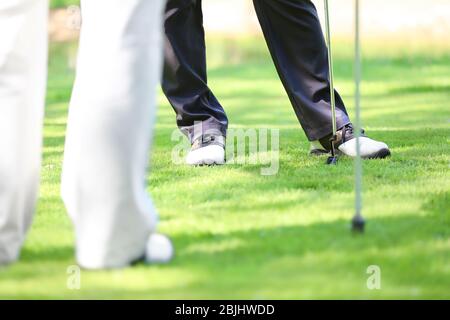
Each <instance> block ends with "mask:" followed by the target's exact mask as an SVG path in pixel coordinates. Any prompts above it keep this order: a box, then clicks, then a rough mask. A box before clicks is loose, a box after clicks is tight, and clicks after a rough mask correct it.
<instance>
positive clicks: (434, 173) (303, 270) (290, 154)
mask: <svg viewBox="0 0 450 320" xmlns="http://www.w3.org/2000/svg"><path fill="white" fill-rule="evenodd" d="M74 48H75V47H74V46H73V45H57V46H53V48H52V51H51V54H52V56H51V67H50V76H49V90H48V104H47V114H46V120H45V148H44V162H43V167H42V186H41V194H40V200H39V204H38V212H37V215H36V217H35V221H34V224H33V227H32V229H31V232H30V234H29V237H28V239H27V242H26V245H25V247H24V250H23V254H22V259H21V260H20V262H18V263H17V264H15V265H13V266H11V267H9V268H7V269H4V270H1V271H0V298H146V299H147V298H149V299H156V298H158V299H159V298H163V299H164V298H172V299H173V298H190V299H197V298H250V299H260V298H261V299H264V298H274V299H281V298H301V299H304V298H306V299H309V298H369V299H372V298H388V299H391V298H407V299H408V298H447V299H448V298H450V291H449V288H450V193H449V186H450V179H449V178H450V177H449V160H450V157H449V154H450V148H449V133H450V130H449V120H450V105H449V101H450V51H449V50H448V49H447V48H438V47H436V48H435V47H430V46H426V47H418V48H416V49H414V50H412V48H403V49H401V46H400V45H399V44H395V43H393V44H389V46H387V47H386V44H382V45H381V44H380V45H377V44H373V45H371V44H367V46H366V49H367V50H366V52H365V53H366V54H365V61H364V80H365V82H364V90H363V94H364V101H363V108H364V110H363V117H364V124H365V128H366V130H367V132H368V133H369V134H370V136H372V137H374V138H376V139H380V140H383V141H386V142H387V143H388V144H389V145H390V146H391V147H392V152H393V156H392V157H391V158H390V159H388V160H383V161H366V162H364V173H365V176H364V204H365V208H364V213H365V215H366V216H367V218H368V220H369V223H368V228H367V233H366V234H365V235H364V236H361V237H357V236H353V235H351V233H350V232H349V218H350V217H351V215H352V214H353V168H352V161H351V160H349V159H342V161H341V162H340V163H339V166H337V167H327V166H325V165H324V160H325V159H322V158H311V157H309V156H308V155H307V148H308V143H307V141H306V138H305V136H304V134H303V132H302V131H301V130H300V128H299V125H298V123H297V121H296V119H295V116H294V113H293V111H292V110H291V107H290V104H289V102H288V99H287V98H286V96H285V94H284V91H283V89H282V87H281V85H280V83H279V81H278V78H277V76H276V73H275V71H274V68H273V66H272V64H271V62H270V59H269V57H268V55H267V53H266V49H265V47H264V44H263V43H262V41H261V40H260V39H243V40H231V39H228V40H227V41H223V39H211V40H210V46H209V48H210V49H209V57H210V74H209V76H210V85H211V87H212V88H214V90H215V92H216V94H217V96H218V97H219V98H220V99H221V101H222V103H223V105H224V106H225V107H226V109H227V111H228V114H229V117H230V121H231V127H232V128H238V127H239V128H279V129H280V143H281V151H280V171H279V174H278V175H276V176H270V177H263V176H261V175H260V174H259V170H260V168H261V165H244V166H239V165H227V166H224V167H214V168H190V167H187V166H184V165H179V166H176V165H174V164H172V162H171V149H172V147H173V146H174V143H173V142H171V141H170V135H171V133H172V131H173V129H174V123H175V119H174V115H173V112H172V110H171V109H170V107H169V105H168V103H167V102H166V101H165V99H164V98H163V97H161V100H160V101H161V103H160V109H159V120H158V125H157V129H156V132H155V133H156V140H155V147H154V150H153V154H152V173H151V175H149V183H150V187H149V191H150V192H151V193H152V195H153V197H154V199H155V202H156V204H157V206H158V208H159V211H160V215H161V225H160V227H161V228H160V229H161V231H163V232H165V233H168V234H170V235H171V236H172V237H173V240H174V243H175V245H176V248H177V257H176V259H175V261H174V262H173V263H172V264H170V265H167V266H144V265H139V266H137V267H134V268H129V269H126V270H121V271H105V272H83V273H82V278H81V279H82V288H81V290H76V291H71V290H68V289H67V287H66V281H67V274H66V270H67V267H68V266H69V265H72V264H74V263H75V261H74V257H73V253H74V249H73V231H72V227H71V224H70V221H69V219H68V217H67V216H66V213H65V210H64V206H63V204H62V202H61V200H60V198H59V178H60V173H61V162H62V151H63V145H64V131H65V125H66V114H67V105H68V100H69V97H70V92H71V84H72V80H73V70H72V69H71V68H69V67H68V63H67V61H68V60H73V52H74ZM335 51H336V74H337V81H336V82H337V84H338V87H339V89H340V91H341V92H342V94H343V96H344V98H345V100H346V101H347V104H348V106H349V109H350V112H353V109H352V107H353V105H352V103H353V99H352V90H353V87H352V57H351V47H349V46H347V45H346V44H345V43H344V42H338V43H337V46H336V50H335ZM430 52H432V53H430ZM70 56H72V58H68V57H70ZM226 61H227V62H230V61H231V65H227V64H226V63H225V62H226ZM369 265H378V266H380V267H381V271H382V289H381V290H376V291H370V290H368V289H367V287H366V280H367V277H368V275H367V274H366V269H367V267H368V266H369Z"/></svg>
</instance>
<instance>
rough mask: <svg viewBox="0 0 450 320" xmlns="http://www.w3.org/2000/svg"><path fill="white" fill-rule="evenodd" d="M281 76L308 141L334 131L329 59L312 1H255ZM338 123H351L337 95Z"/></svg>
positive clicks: (341, 125)
mask: <svg viewBox="0 0 450 320" xmlns="http://www.w3.org/2000/svg"><path fill="white" fill-rule="evenodd" d="M253 2H254V5H255V9H256V12H257V15H258V19H259V21H260V24H261V27H262V29H263V32H264V36H265V38H266V41H267V45H268V47H269V50H270V53H271V55H272V58H273V59H274V62H275V65H276V68H277V70H278V74H279V75H280V77H281V80H282V82H283V85H284V87H285V89H286V91H287V93H288V96H289V98H290V100H291V103H292V106H293V107H294V110H295V113H296V115H297V117H298V120H299V121H300V123H301V125H302V127H303V129H304V131H305V133H306V135H307V137H308V139H309V140H311V141H313V140H319V139H321V138H323V137H325V136H327V135H329V134H330V133H331V132H332V125H331V107H330V87H329V81H328V74H329V69H328V59H327V49H326V44H325V40H324V37H323V33H322V29H321V26H320V21H319V18H318V17H317V11H316V8H315V6H314V4H313V3H312V2H311V1H309V0H254V1H253ZM336 108H337V110H336V113H337V124H338V127H339V128H341V127H343V126H344V125H346V124H348V123H350V120H349V118H348V115H347V111H346V110H345V106H344V103H343V101H342V99H341V97H340V95H339V94H338V93H337V92H336Z"/></svg>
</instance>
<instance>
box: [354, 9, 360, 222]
mask: <svg viewBox="0 0 450 320" xmlns="http://www.w3.org/2000/svg"><path fill="white" fill-rule="evenodd" d="M354 125H355V133H356V134H355V135H356V159H355V211H356V215H357V216H358V215H359V216H361V215H362V160H361V145H360V137H361V39H360V9H359V0H355V123H354Z"/></svg>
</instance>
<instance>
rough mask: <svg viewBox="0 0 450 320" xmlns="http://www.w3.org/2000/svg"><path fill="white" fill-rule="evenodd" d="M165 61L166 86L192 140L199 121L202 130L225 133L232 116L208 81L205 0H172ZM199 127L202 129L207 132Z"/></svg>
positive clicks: (164, 83) (168, 11) (166, 28)
mask: <svg viewBox="0 0 450 320" xmlns="http://www.w3.org/2000/svg"><path fill="white" fill-rule="evenodd" d="M164 27H165V32H166V38H165V49H164V50H165V52H164V54H165V63H164V74H163V82H162V87H163V90H164V93H165V94H166V96H167V98H168V99H169V102H170V104H171V105H172V107H173V108H174V110H175V112H176V114H177V124H178V126H179V128H180V129H181V130H182V131H183V132H184V133H185V134H186V135H187V136H188V138H189V139H190V140H191V142H192V141H193V140H194V139H195V138H197V137H195V134H194V131H195V130H194V125H195V124H196V122H202V127H203V129H202V131H203V132H205V131H207V130H209V129H217V130H219V131H220V132H221V133H222V134H223V135H224V136H225V135H226V130H227V127H228V119H227V116H226V114H225V111H224V110H223V108H222V106H221V105H220V103H219V101H217V99H216V97H215V96H214V94H213V93H212V92H211V90H210V89H209V88H208V85H207V70H206V48H205V32H204V30H203V14H202V1H201V0H169V1H168V2H167V7H166V16H165V23H164ZM202 131H199V133H203V132H202Z"/></svg>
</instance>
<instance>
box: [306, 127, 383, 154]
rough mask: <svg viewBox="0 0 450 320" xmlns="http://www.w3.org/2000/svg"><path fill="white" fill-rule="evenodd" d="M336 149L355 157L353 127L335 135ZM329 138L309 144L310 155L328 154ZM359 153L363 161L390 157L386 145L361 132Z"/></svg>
mask: <svg viewBox="0 0 450 320" xmlns="http://www.w3.org/2000/svg"><path fill="white" fill-rule="evenodd" d="M336 136H337V141H336V148H337V151H338V152H340V153H341V154H344V155H346V156H349V157H356V138H355V136H354V134H353V126H352V125H351V124H348V125H346V126H345V127H344V128H342V129H341V130H339V131H338V132H337V133H336ZM330 139H331V136H328V137H326V138H323V139H321V140H320V141H313V142H311V148H310V154H312V155H321V154H328V153H329V152H330V150H331V142H330ZM360 151H361V157H362V158H363V159H384V158H386V157H388V156H390V155H391V151H390V150H389V147H388V145H387V144H386V143H384V142H380V141H376V140H373V139H370V138H369V137H366V136H365V135H364V131H362V134H361V138H360Z"/></svg>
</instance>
